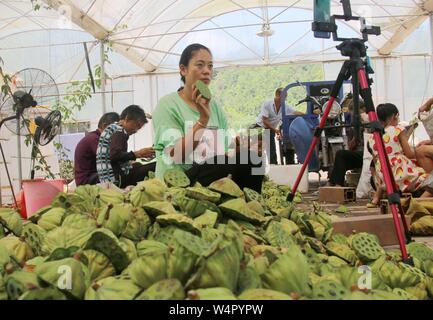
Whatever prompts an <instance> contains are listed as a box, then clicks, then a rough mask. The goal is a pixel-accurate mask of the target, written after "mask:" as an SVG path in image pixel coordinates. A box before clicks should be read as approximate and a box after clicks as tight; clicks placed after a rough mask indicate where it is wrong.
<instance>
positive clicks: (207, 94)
mask: <svg viewBox="0 0 433 320" xmlns="http://www.w3.org/2000/svg"><path fill="white" fill-rule="evenodd" d="M195 87H196V88H197V90H198V92H199V93H200V95H201V96H202V97H203V98H204V99H206V100H210V99H211V98H212V93H211V91H210V89H209V86H208V85H207V84H206V83H204V82H203V81H201V80H197V81H196V82H195Z"/></svg>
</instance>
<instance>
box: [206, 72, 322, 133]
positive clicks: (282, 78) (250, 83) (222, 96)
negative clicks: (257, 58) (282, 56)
mask: <svg viewBox="0 0 433 320" xmlns="http://www.w3.org/2000/svg"><path fill="white" fill-rule="evenodd" d="M323 74H324V73H323V68H322V65H321V64H308V65H299V64H296V65H280V66H265V67H248V68H230V69H222V70H219V71H217V72H216V75H215V77H214V80H213V81H212V84H211V89H212V92H213V96H214V97H216V99H217V100H218V102H219V104H220V106H222V107H223V108H224V110H225V112H226V114H227V117H228V119H229V122H230V127H232V128H234V129H240V128H246V127H248V126H249V125H251V124H253V123H254V122H255V120H256V118H257V115H258V114H259V112H260V108H261V105H262V104H263V102H265V101H268V100H272V99H273V96H274V93H275V89H277V88H278V87H285V86H287V85H288V84H290V83H292V82H296V81H300V82H305V81H321V80H323V77H324V75H323ZM304 97H305V91H304V90H303V89H301V88H299V89H295V90H293V89H292V90H289V92H288V96H287V99H286V103H288V104H289V105H291V106H294V105H296V103H297V101H299V100H301V99H303V98H304ZM300 107H301V108H302V107H304V108H305V105H304V106H300ZM301 110H302V109H301ZM302 111H305V110H302Z"/></svg>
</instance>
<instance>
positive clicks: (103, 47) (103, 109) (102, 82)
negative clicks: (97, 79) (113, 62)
mask: <svg viewBox="0 0 433 320" xmlns="http://www.w3.org/2000/svg"><path fill="white" fill-rule="evenodd" d="M100 49H101V91H102V95H101V97H102V114H105V113H106V112H107V100H106V97H105V52H104V51H105V45H104V42H103V41H101V47H100Z"/></svg>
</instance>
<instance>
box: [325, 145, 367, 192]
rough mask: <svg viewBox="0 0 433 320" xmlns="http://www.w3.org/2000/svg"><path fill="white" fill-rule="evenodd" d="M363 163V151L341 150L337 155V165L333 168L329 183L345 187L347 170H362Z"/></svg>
mask: <svg viewBox="0 0 433 320" xmlns="http://www.w3.org/2000/svg"><path fill="white" fill-rule="evenodd" d="M362 163H363V153H362V152H361V151H350V150H339V151H337V154H336V155H335V163H334V167H333V168H332V173H331V175H330V179H329V182H330V183H331V184H333V185H335V184H338V185H340V186H344V180H345V179H344V178H345V176H346V171H347V170H352V169H360V168H362Z"/></svg>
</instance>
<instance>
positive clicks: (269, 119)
mask: <svg viewBox="0 0 433 320" xmlns="http://www.w3.org/2000/svg"><path fill="white" fill-rule="evenodd" d="M282 91H283V88H278V89H277V90H276V91H275V97H274V100H270V101H266V102H265V103H263V105H262V108H261V111H260V114H259V116H258V117H257V120H256V123H257V125H258V126H260V127H263V128H265V129H269V131H270V146H269V163H270V164H277V163H278V162H277V152H276V147H275V136H276V137H277V139H278V140H280V139H281V131H280V129H279V127H280V124H281V122H282V112H281V93H282ZM286 115H303V113H302V112H298V111H295V110H294V109H293V108H291V107H289V106H287V107H286Z"/></svg>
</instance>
